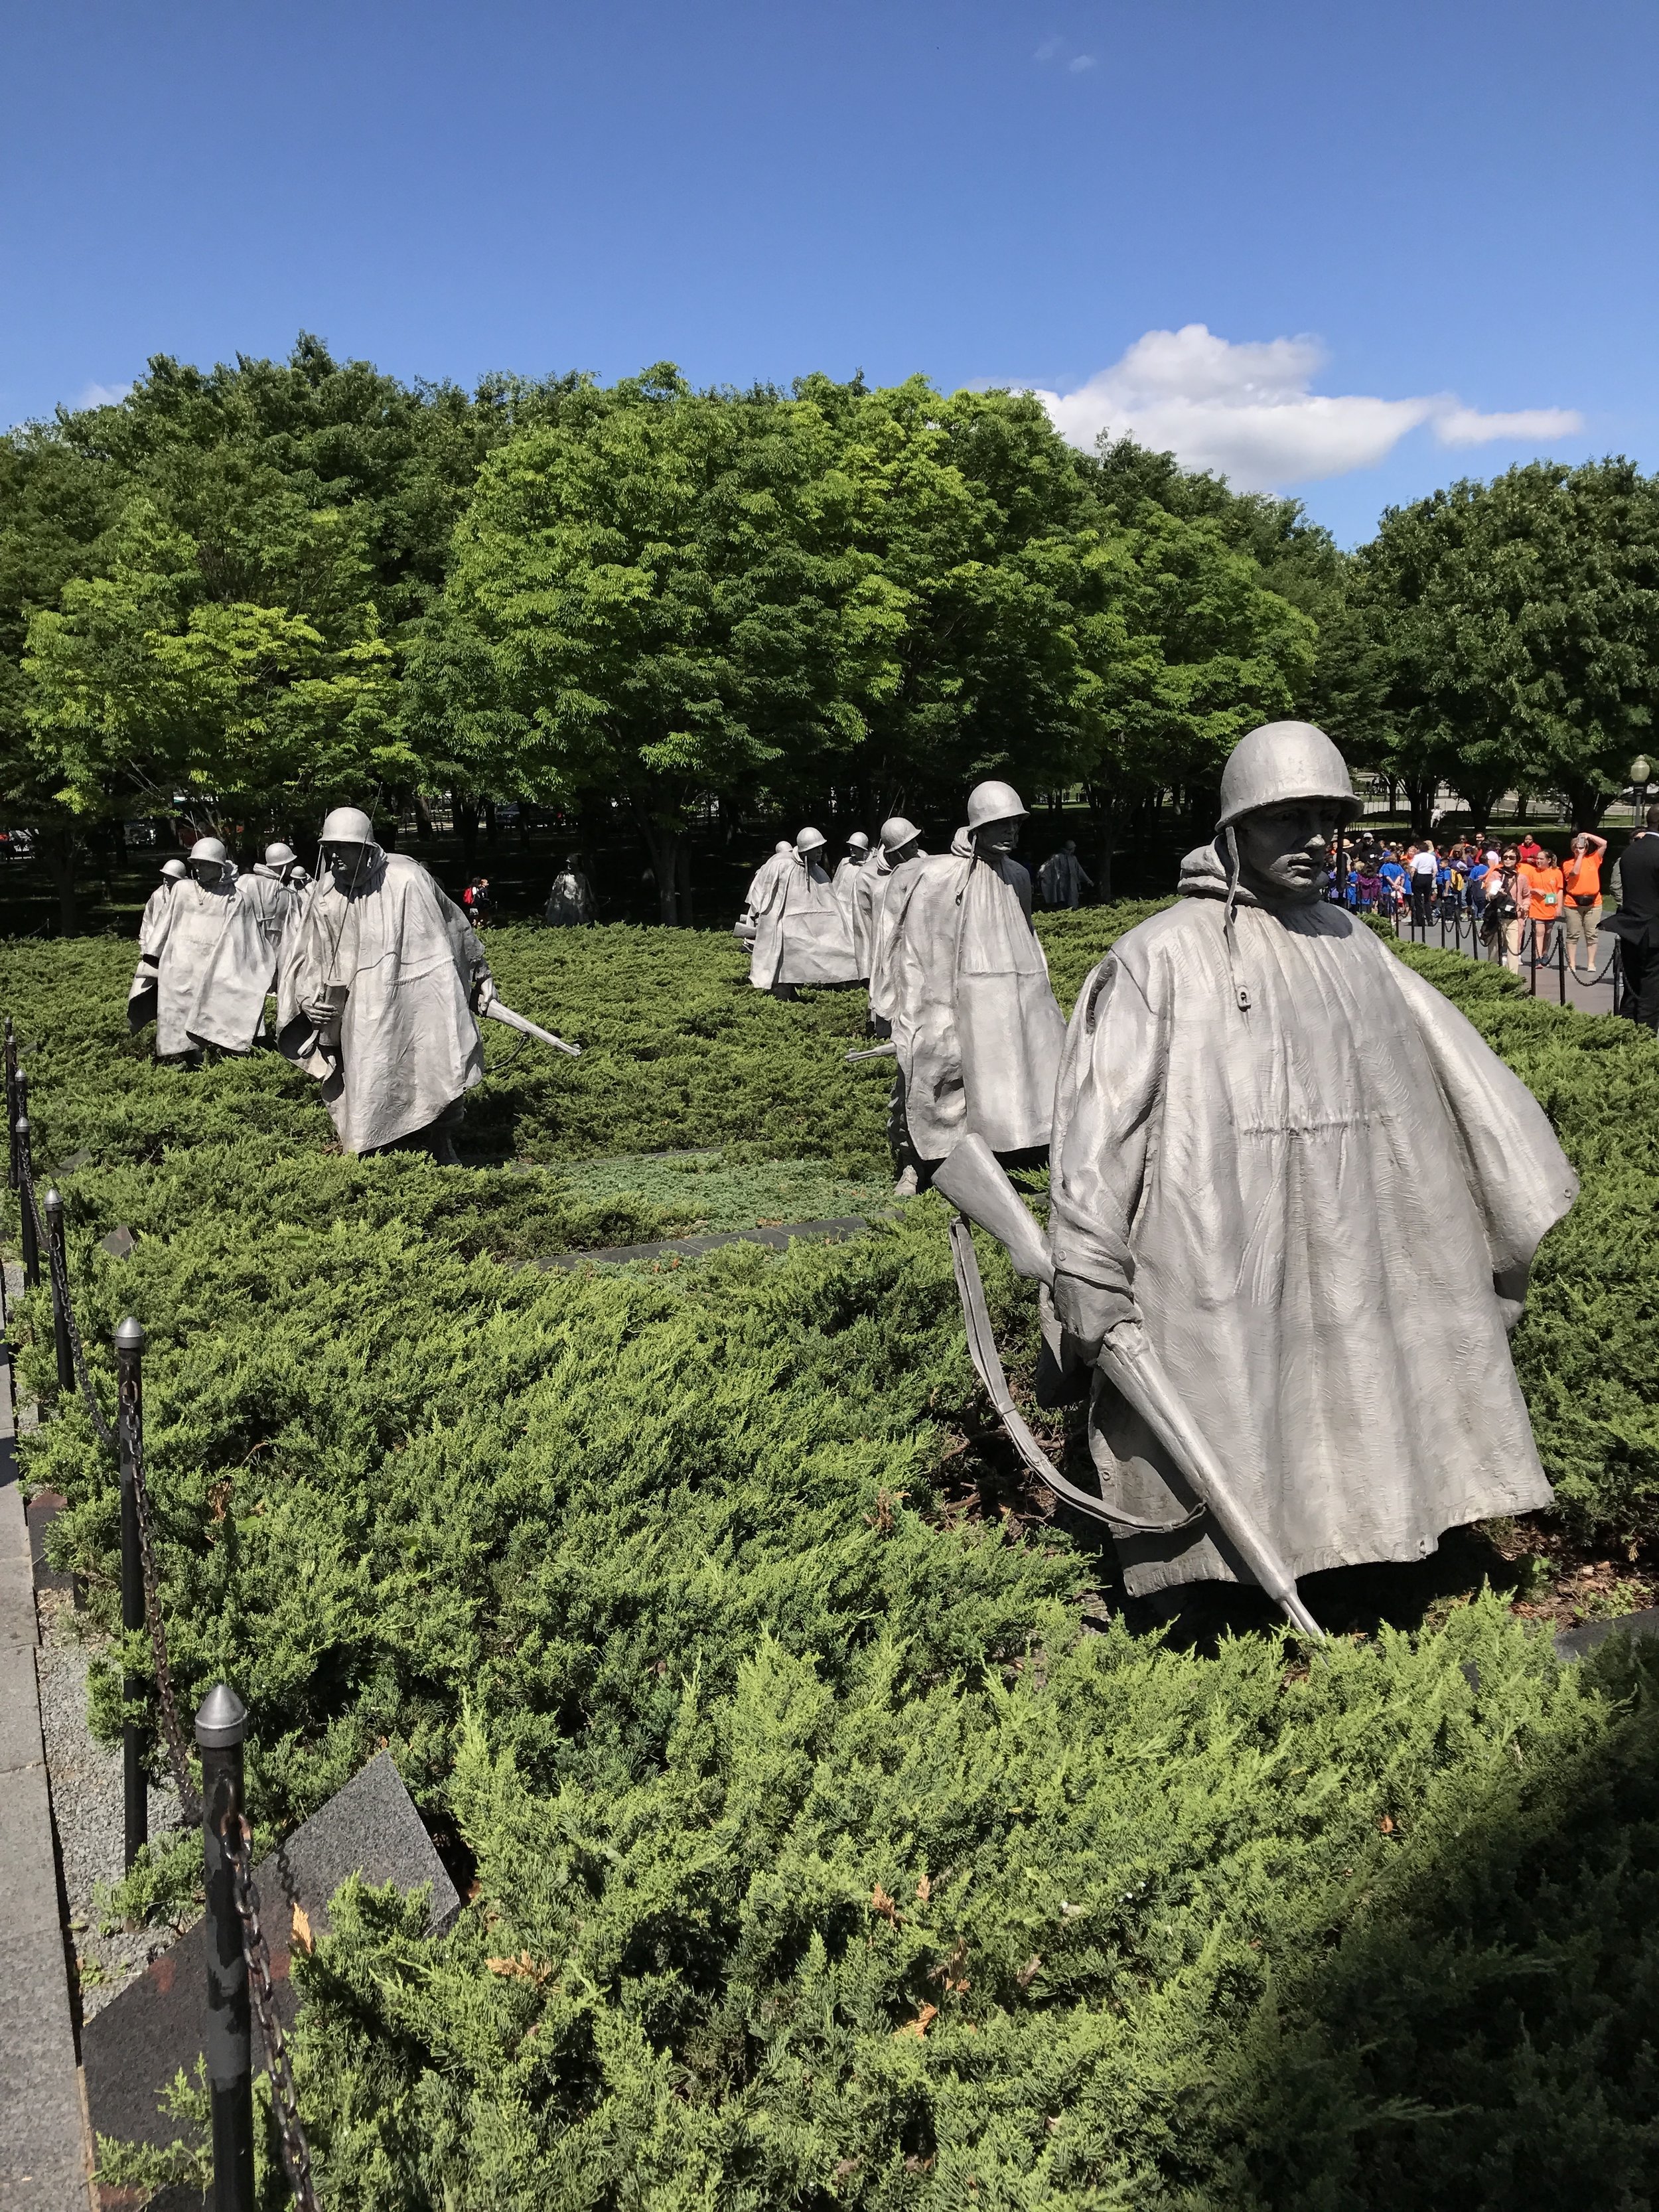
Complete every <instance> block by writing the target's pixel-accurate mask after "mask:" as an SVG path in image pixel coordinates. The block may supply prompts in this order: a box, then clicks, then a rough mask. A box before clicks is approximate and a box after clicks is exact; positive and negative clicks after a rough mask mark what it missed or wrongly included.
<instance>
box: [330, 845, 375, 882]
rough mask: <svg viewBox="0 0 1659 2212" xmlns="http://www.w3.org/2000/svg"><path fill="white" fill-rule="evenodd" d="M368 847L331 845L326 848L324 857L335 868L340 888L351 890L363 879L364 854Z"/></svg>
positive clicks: (335, 879) (336, 879)
mask: <svg viewBox="0 0 1659 2212" xmlns="http://www.w3.org/2000/svg"><path fill="white" fill-rule="evenodd" d="M367 851H368V847H367V846H364V845H330V846H328V847H326V848H325V851H324V854H323V858H324V859H325V860H326V861H327V862H328V865H329V866H330V867H331V869H332V870H333V872H334V881H335V884H336V885H337V888H338V889H339V890H343V891H349V890H350V889H351V887H352V885H353V884H356V883H360V882H361V881H362V875H363V856H364V854H365V853H366V852H367Z"/></svg>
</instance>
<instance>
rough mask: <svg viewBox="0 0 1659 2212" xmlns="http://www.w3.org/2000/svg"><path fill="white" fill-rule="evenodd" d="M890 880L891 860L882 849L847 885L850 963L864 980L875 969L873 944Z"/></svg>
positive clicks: (879, 925)
mask: <svg viewBox="0 0 1659 2212" xmlns="http://www.w3.org/2000/svg"><path fill="white" fill-rule="evenodd" d="M892 880H893V864H892V862H891V861H890V860H889V859H888V857H887V855H886V854H885V853H876V854H872V857H871V858H870V859H869V860H866V862H865V864H864V866H862V867H861V868H860V869H859V870H858V872H857V873H856V874H855V875H854V877H853V878H852V879H851V882H850V884H848V912H849V914H850V915H851V916H852V922H853V965H854V967H855V968H856V969H858V971H859V972H858V981H860V983H864V982H867V981H869V980H870V977H871V976H872V975H873V973H874V972H875V957H876V945H877V944H878V940H879V938H880V933H881V915H882V908H884V906H885V904H886V902H887V887H888V885H889V884H890V883H891V882H892Z"/></svg>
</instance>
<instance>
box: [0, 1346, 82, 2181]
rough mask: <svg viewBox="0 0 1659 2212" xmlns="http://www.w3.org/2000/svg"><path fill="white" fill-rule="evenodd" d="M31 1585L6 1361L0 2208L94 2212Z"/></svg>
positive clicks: (1, 1386)
mask: <svg viewBox="0 0 1659 2212" xmlns="http://www.w3.org/2000/svg"><path fill="white" fill-rule="evenodd" d="M35 1645H36V1633H35V1613H34V1577H33V1571H32V1568H31V1565H30V1560H29V1534H28V1525H27V1522H26V1521H25V1519H24V1516H23V1498H22V1493H21V1491H20V1490H19V1488H18V1485H17V1454H16V1441H15V1436H14V1433H13V1427H12V1402H11V1363H10V1356H9V1353H6V1354H5V1355H4V1357H3V1358H0V2207H4V2208H5V2212H13V2208H14V2207H15V2208H16V2212H26V2209H27V2212H88V2204H89V2203H90V2197H89V2193H88V2161H87V2143H86V2128H85V2123H84V2119H83V2117H82V2096H81V2079H80V2075H79V2073H78V2071H77V2068H76V2049H75V2030H74V2027H73V2024H72V2022H71V2020H70V1995H69V1977H68V1972H67V1967H66V1963H65V1960H64V1929H63V1918H62V1915H61V1913H60V1911H59V1909H58V1867H57V1861H56V1858H55V1857H54V1854H53V1850H52V1798H51V1791H50V1788H49V1785H48V1783H47V1778H46V1754H45V1752H44V1750H43V1748H42V1746H41V1741H40V1705H39V1698H38V1691H37V1687H36V1682H35V1671H34V1655H35Z"/></svg>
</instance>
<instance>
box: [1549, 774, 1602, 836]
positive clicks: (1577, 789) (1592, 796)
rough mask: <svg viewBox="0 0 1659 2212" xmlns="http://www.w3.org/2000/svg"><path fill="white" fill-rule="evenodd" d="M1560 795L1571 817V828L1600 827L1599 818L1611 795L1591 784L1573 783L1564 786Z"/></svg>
mask: <svg viewBox="0 0 1659 2212" xmlns="http://www.w3.org/2000/svg"><path fill="white" fill-rule="evenodd" d="M1561 795H1562V797H1563V798H1564V799H1565V800H1566V802H1567V811H1568V812H1569V813H1570V814H1571V817H1572V826H1573V828H1574V829H1596V828H1598V827H1599V826H1600V823H1601V817H1602V816H1603V814H1605V813H1606V811H1607V801H1608V800H1609V799H1611V798H1612V796H1613V793H1611V792H1608V791H1602V790H1601V789H1599V788H1598V787H1597V786H1596V785H1595V784H1593V783H1576V782H1575V783H1567V784H1564V785H1563V786H1562V791H1561Z"/></svg>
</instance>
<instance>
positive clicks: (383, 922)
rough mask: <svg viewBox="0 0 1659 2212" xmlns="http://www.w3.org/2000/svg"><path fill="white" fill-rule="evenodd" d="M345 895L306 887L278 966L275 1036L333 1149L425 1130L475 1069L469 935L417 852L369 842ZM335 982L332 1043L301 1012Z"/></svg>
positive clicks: (372, 1145)
mask: <svg viewBox="0 0 1659 2212" xmlns="http://www.w3.org/2000/svg"><path fill="white" fill-rule="evenodd" d="M371 849H373V851H374V857H373V859H372V860H370V861H369V862H368V863H367V865H366V866H365V867H364V870H363V872H362V879H361V881H360V882H359V883H358V884H357V885H356V888H355V889H354V890H353V891H352V893H351V895H350V896H349V897H348V896H346V895H345V894H344V893H343V891H341V890H337V888H336V887H335V885H334V883H333V881H332V879H331V878H327V877H325V878H322V879H321V880H320V881H319V883H318V884H316V885H315V886H314V888H313V891H312V893H311V896H310V898H309V901H308V903H307V908H306V912H305V915H304V917H303V919H302V920H301V921H300V923H299V924H298V925H297V926H296V928H295V933H294V936H293V939H292V940H291V942H290V945H289V951H288V955H287V957H286V958H285V959H284V961H283V981H282V990H281V993H280V995H279V997H278V1000H277V1007H276V1024H277V1038H276V1041H277V1042H278V1044H279V1045H280V1046H281V1047H282V1048H283V1052H284V1053H285V1054H287V1055H288V1057H289V1059H290V1060H295V1062H297V1063H298V1065H299V1066H301V1067H303V1068H305V1069H306V1070H307V1073H309V1074H311V1075H313V1076H315V1077H316V1078H317V1079H318V1080H319V1082H320V1083H321V1085H322V1086H323V1097H324V1098H325V1101H326V1103H327V1105H328V1110H329V1114H330V1115H331V1118H332V1120H333V1122H334V1127H335V1129H336V1131H337V1133H338V1135H339V1139H340V1147H341V1150H342V1151H343V1152H374V1151H378V1150H379V1149H380V1147H381V1146H385V1145H391V1144H395V1143H396V1142H397V1141H398V1139H399V1138H401V1137H411V1136H413V1135H415V1134H416V1132H417V1131H419V1130H422V1129H427V1128H430V1127H431V1126H432V1124H433V1123H434V1122H435V1121H437V1120H438V1118H439V1116H440V1115H442V1114H444V1113H445V1112H446V1111H447V1109H449V1108H450V1107H452V1106H453V1105H454V1104H455V1103H456V1102H457V1100H459V1099H460V1098H461V1097H465V1093H466V1092H467V1091H470V1090H471V1088H472V1086H473V1085H474V1084H475V1083H477V1082H479V1081H480V1080H481V1079H482V1078H483V1047H482V1046H481V1044H480V1043H479V1041H478V1024H477V1021H476V1020H475V1019H474V1018H473V1013H472V1003H473V997H474V994H475V993H476V992H477V987H478V986H479V984H480V983H481V982H483V981H485V980H486V979H487V978H488V976H489V964H488V963H487V962H486V960H485V958H484V955H483V946H482V945H480V943H479V941H478V938H477V933H476V932H475V931H474V930H473V928H472V926H471V923H470V922H469V921H467V918H466V916H465V914H464V913H463V912H462V911H461V909H460V908H459V907H458V906H457V905H456V904H455V902H454V901H453V899H451V898H450V897H449V896H447V894H446V893H445V892H444V891H443V890H441V889H440V887H439V886H438V884H435V882H434V881H433V879H432V878H431V877H430V876H429V875H428V873H427V872H426V870H425V869H424V868H423V867H422V866H421V865H420V863H419V862H418V861H417V860H410V858H409V857H408V855H407V854H403V853H382V852H380V851H379V850H378V849H377V848H371ZM330 988H333V989H334V990H335V991H339V990H342V989H343V991H344V992H345V994H346V997H345V1007H344V1012H343V1016H342V1018H341V1024H340V1042H339V1049H338V1051H337V1052H331V1051H328V1050H325V1048H323V1047H321V1046H320V1045H319V1043H318V1041H317V1036H316V1032H315V1030H313V1027H312V1024H311V1022H310V1020H309V1019H308V1018H307V1015H306V1012H305V1009H306V1008H307V1006H311V1005H313V1004H316V1003H318V1002H319V1000H322V999H323V998H324V997H325V994H327V992H328V991H329V989H330Z"/></svg>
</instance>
